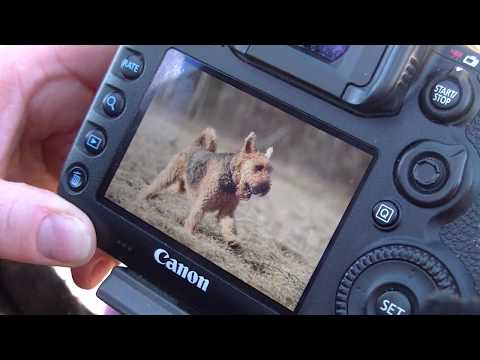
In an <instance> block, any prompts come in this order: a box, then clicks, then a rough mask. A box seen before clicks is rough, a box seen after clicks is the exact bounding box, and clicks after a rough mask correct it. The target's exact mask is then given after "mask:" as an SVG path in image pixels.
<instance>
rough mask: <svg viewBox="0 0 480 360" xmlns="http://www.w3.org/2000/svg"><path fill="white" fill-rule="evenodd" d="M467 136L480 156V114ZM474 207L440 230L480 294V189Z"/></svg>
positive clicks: (474, 200) (468, 126)
mask: <svg viewBox="0 0 480 360" xmlns="http://www.w3.org/2000/svg"><path fill="white" fill-rule="evenodd" d="M465 132H466V136H467V138H468V140H469V141H470V142H471V143H472V145H473V146H474V147H475V149H476V150H477V153H478V154H479V156H480V114H477V116H476V117H475V118H474V119H473V120H472V121H471V122H470V123H469V124H468V125H467V127H466V129H465ZM473 196H474V198H473V205H472V206H471V207H470V208H469V209H468V210H467V212H466V213H465V214H463V215H462V216H460V217H459V218H457V219H455V220H454V221H452V222H451V223H449V224H446V225H444V226H442V228H441V229H440V240H441V241H442V242H443V244H445V245H446V246H447V247H448V248H449V249H450V250H451V251H452V252H453V253H454V254H455V255H456V256H457V257H458V258H459V259H460V261H461V262H462V263H463V264H464V266H465V268H466V269H467V271H468V272H470V274H471V275H472V277H473V281H474V285H475V290H476V291H477V293H479V294H480V189H478V188H477V189H474V195H473Z"/></svg>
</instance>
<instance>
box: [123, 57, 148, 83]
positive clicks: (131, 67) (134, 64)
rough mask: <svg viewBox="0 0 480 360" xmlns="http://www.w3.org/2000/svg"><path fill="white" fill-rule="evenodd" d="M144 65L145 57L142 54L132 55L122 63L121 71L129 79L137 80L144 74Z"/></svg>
mask: <svg viewBox="0 0 480 360" xmlns="http://www.w3.org/2000/svg"><path fill="white" fill-rule="evenodd" d="M143 66H144V62H143V58H142V57H141V56H140V55H130V56H127V57H125V58H124V59H123V60H122V62H121V63H120V71H121V72H122V75H123V76H124V77H125V78H127V79H128V80H135V79H137V78H138V77H139V76H140V75H142V72H143Z"/></svg>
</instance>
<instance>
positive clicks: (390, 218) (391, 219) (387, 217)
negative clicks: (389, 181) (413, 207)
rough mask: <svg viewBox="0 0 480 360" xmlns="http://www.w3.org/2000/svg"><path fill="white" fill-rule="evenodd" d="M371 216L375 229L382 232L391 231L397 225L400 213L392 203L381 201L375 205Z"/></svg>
mask: <svg viewBox="0 0 480 360" xmlns="http://www.w3.org/2000/svg"><path fill="white" fill-rule="evenodd" d="M372 216H373V221H374V222H375V225H376V226H377V227H379V228H380V229H382V230H391V229H393V228H394V227H395V226H396V225H397V224H398V220H399V218H400V212H399V210H398V207H397V205H395V204H394V203H393V202H391V201H387V200H383V201H379V202H378V203H377V204H375V206H374V207H373V210H372Z"/></svg>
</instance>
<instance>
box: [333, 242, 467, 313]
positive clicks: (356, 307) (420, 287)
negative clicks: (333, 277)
mask: <svg viewBox="0 0 480 360" xmlns="http://www.w3.org/2000/svg"><path fill="white" fill-rule="evenodd" d="M437 292H443V293H446V294H451V295H458V294H459V289H458V285H457V283H456V281H455V279H454V278H453V276H452V274H451V273H450V271H449V270H448V269H447V267H446V266H445V265H444V264H443V263H442V262H441V261H440V260H438V259H437V258H436V257H434V256H433V255H432V254H430V253H428V252H426V251H424V250H422V249H419V248H417V247H414V246H409V245H388V246H383V247H380V248H377V249H375V250H372V251H370V252H368V253H367V254H365V255H363V256H362V257H360V258H359V259H357V261H355V262H354V263H353V265H352V266H351V267H350V268H349V269H348V270H347V272H346V273H345V275H344V277H343V279H342V280H341V281H340V285H339V287H338V290H337V296H336V302H335V311H336V313H337V314H339V315H347V314H349V315H375V314H377V315H408V314H416V313H421V312H422V309H423V307H424V306H425V305H426V304H427V302H428V301H429V298H430V297H431V295H432V294H433V293H437Z"/></svg>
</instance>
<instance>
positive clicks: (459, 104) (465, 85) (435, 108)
mask: <svg viewBox="0 0 480 360" xmlns="http://www.w3.org/2000/svg"><path fill="white" fill-rule="evenodd" d="M473 91H474V90H473V86H472V83H471V81H470V75H469V73H468V71H466V70H465V69H463V68H462V67H459V66H456V67H454V68H453V69H451V70H450V71H440V72H438V73H435V74H433V75H432V77H431V78H430V80H429V81H428V82H427V84H426V85H425V87H424V89H423V91H422V92H421V95H420V106H421V108H422V111H423V113H424V114H425V115H426V116H427V117H428V118H429V119H430V120H432V121H435V122H438V123H441V124H451V123H454V122H459V121H461V120H463V119H465V118H466V115H467V113H468V112H469V110H470V109H471V107H472V104H473V98H474V94H473Z"/></svg>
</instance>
